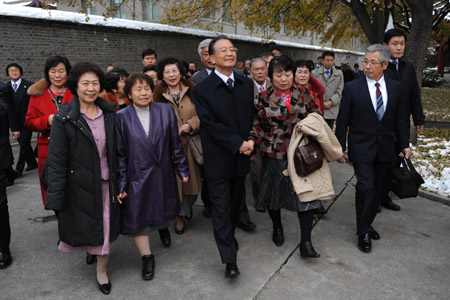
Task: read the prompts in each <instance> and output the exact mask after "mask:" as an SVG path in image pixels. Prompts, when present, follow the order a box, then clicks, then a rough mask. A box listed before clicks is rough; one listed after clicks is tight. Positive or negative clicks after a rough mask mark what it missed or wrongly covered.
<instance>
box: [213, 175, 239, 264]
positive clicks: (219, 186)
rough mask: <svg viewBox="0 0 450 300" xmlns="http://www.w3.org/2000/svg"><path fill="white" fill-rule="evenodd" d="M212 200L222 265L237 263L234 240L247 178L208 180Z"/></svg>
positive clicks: (215, 230) (215, 232) (215, 233)
mask: <svg viewBox="0 0 450 300" xmlns="http://www.w3.org/2000/svg"><path fill="white" fill-rule="evenodd" d="M207 181H208V189H209V197H210V199H211V204H212V206H211V218H212V224H213V230H214V238H215V240H216V244H217V248H218V249H219V253H220V258H221V260H222V263H224V264H226V263H235V262H236V256H237V245H236V240H235V238H234V231H235V229H236V223H237V222H238V219H239V208H240V203H241V201H242V197H244V195H245V194H244V193H245V176H240V177H232V178H224V179H209V178H208V179H207Z"/></svg>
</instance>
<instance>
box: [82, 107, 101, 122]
mask: <svg viewBox="0 0 450 300" xmlns="http://www.w3.org/2000/svg"><path fill="white" fill-rule="evenodd" d="M80 113H81V114H82V115H83V116H85V117H86V118H88V119H90V120H95V119H97V118H98V117H100V116H101V115H102V114H103V110H102V109H101V108H100V106H98V105H97V115H96V116H95V118H93V119H91V118H89V117H88V116H87V115H86V113H85V112H84V111H83V110H82V109H81V108H80Z"/></svg>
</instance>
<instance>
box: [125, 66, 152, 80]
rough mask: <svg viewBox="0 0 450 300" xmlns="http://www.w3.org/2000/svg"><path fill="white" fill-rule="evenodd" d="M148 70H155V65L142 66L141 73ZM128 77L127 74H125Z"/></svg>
mask: <svg viewBox="0 0 450 300" xmlns="http://www.w3.org/2000/svg"><path fill="white" fill-rule="evenodd" d="M148 71H155V72H157V71H156V66H155V65H148V66H146V67H144V69H142V73H145V72H148ZM127 77H128V76H127Z"/></svg>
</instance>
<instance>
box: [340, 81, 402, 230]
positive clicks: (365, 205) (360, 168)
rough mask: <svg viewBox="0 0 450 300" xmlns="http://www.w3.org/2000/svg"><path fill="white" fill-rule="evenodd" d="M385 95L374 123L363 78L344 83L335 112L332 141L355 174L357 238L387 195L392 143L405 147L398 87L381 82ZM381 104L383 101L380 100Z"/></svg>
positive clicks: (369, 99) (367, 89)
mask: <svg viewBox="0 0 450 300" xmlns="http://www.w3.org/2000/svg"><path fill="white" fill-rule="evenodd" d="M384 79H385V82H386V90H387V94H388V99H387V106H386V111H385V113H384V116H383V118H382V119H381V120H380V121H378V119H377V115H376V112H375V109H374V107H373V104H372V101H371V98H370V94H369V88H368V86H367V81H366V77H365V76H363V77H361V78H359V79H357V80H354V81H351V82H349V83H347V84H346V85H345V87H344V93H343V97H342V101H341V106H340V108H339V115H338V118H337V123H336V137H337V138H338V140H339V142H340V143H341V145H342V149H343V151H345V150H346V136H347V131H348V156H349V159H350V161H351V162H353V167H354V170H355V175H356V178H357V180H358V181H357V184H356V203H355V204H356V205H355V206H356V221H357V234H358V235H363V234H366V233H367V231H368V229H369V227H370V226H371V224H372V222H373V220H374V219H375V217H376V214H377V211H378V206H379V203H380V200H381V197H382V195H384V194H385V193H386V191H389V188H390V182H386V178H390V177H389V176H388V175H389V172H390V171H391V167H392V166H393V165H394V163H395V160H396V156H397V154H398V153H396V150H395V143H398V145H399V146H400V148H401V149H403V148H407V147H408V140H409V133H408V129H407V121H406V118H405V113H404V109H402V108H401V104H402V98H401V93H400V84H399V83H398V82H396V81H394V80H391V79H389V78H386V77H385V78H384ZM384 101H386V100H385V99H384Z"/></svg>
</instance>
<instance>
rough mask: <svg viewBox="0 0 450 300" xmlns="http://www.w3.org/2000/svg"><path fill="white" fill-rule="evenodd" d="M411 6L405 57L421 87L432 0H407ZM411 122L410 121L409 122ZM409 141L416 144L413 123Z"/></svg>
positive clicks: (429, 35) (429, 30) (430, 24)
mask: <svg viewBox="0 0 450 300" xmlns="http://www.w3.org/2000/svg"><path fill="white" fill-rule="evenodd" d="M407 1H408V3H409V5H410V6H411V18H412V22H411V31H410V33H409V36H408V42H407V44H406V49H405V57H406V58H407V59H409V60H410V61H411V62H412V63H413V64H414V66H415V67H416V74H417V81H418V82H419V86H420V87H422V75H423V69H424V67H425V56H426V55H427V49H428V44H429V42H430V37H431V30H432V27H433V1H432V0H407ZM411 123H412V122H411ZM410 142H411V143H412V144H413V145H415V144H417V131H416V130H415V126H414V124H412V125H411V132H410Z"/></svg>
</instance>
